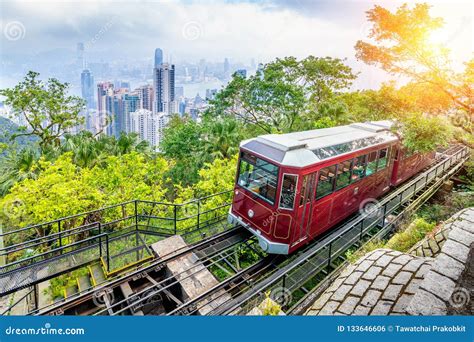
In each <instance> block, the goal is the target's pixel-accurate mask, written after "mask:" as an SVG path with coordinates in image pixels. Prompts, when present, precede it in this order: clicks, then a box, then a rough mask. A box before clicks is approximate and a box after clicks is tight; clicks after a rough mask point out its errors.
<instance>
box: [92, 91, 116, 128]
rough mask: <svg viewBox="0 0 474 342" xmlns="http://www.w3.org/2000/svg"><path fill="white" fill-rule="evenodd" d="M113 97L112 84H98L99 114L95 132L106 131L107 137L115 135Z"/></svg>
mask: <svg viewBox="0 0 474 342" xmlns="http://www.w3.org/2000/svg"><path fill="white" fill-rule="evenodd" d="M113 97H114V85H113V84H112V83H111V82H102V83H97V113H95V117H94V118H93V119H92V120H93V125H94V130H95V132H100V131H105V133H106V134H107V135H112V134H113V125H112V123H111V122H110V120H113V112H114V110H113V107H114V106H113Z"/></svg>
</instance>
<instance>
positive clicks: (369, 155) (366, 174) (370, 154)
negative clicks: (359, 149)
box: [365, 151, 379, 177]
mask: <svg viewBox="0 0 474 342" xmlns="http://www.w3.org/2000/svg"><path fill="white" fill-rule="evenodd" d="M378 155H379V154H378V151H372V152H370V153H367V154H366V156H367V157H366V166H365V176H366V177H369V176H372V175H374V174H376V173H377V163H378ZM371 156H375V159H374V160H373V161H370V157H371ZM373 163H375V164H373ZM371 165H375V168H374V169H373V170H371V171H372V172H371V173H370V174H369V173H368V171H369V166H371Z"/></svg>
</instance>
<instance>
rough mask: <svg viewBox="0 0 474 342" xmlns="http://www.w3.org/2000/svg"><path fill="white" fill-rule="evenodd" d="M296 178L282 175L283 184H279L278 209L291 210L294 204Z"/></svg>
mask: <svg viewBox="0 0 474 342" xmlns="http://www.w3.org/2000/svg"><path fill="white" fill-rule="evenodd" d="M297 182H298V176H296V175H283V182H282V184H281V195H280V208H284V209H293V205H294V204H295V193H296V183H297Z"/></svg>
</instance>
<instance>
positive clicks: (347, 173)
mask: <svg viewBox="0 0 474 342" xmlns="http://www.w3.org/2000/svg"><path fill="white" fill-rule="evenodd" d="M347 163H349V168H348V170H347V171H345V170H344V169H343V170H342V172H340V173H339V169H340V168H341V167H342V168H346V167H347ZM352 165H353V160H352V159H349V160H344V161H342V162H340V163H338V164H337V167H336V182H335V186H334V189H335V190H334V191H338V190H341V189H343V188H345V187H346V186H349V185H350V184H351V175H352ZM342 175H344V179H343V180H342V182H341V183H339V179H340V178H342ZM346 177H347V179H345V178H346Z"/></svg>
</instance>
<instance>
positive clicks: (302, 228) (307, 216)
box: [295, 172, 317, 241]
mask: <svg viewBox="0 0 474 342" xmlns="http://www.w3.org/2000/svg"><path fill="white" fill-rule="evenodd" d="M316 175H317V173H316V172H315V173H312V174H309V175H306V176H304V177H303V181H302V184H301V196H300V203H299V210H298V219H299V222H298V225H297V227H298V228H297V232H298V237H297V238H296V239H295V240H296V241H298V240H302V239H304V238H305V237H307V236H308V235H309V233H310V231H311V223H312V221H313V201H314V191H315V185H316Z"/></svg>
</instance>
